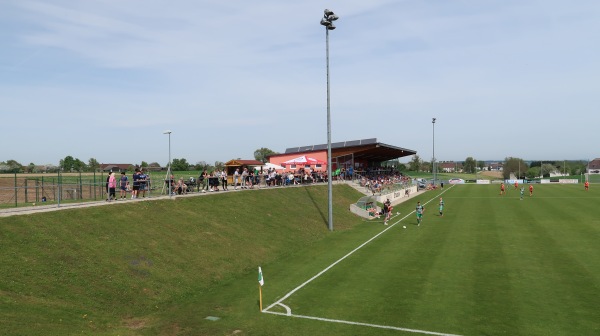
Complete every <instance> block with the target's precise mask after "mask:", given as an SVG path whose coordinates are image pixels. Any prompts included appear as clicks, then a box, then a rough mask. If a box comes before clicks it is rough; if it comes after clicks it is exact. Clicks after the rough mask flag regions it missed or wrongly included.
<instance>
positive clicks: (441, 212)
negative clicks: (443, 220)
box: [440, 197, 444, 217]
mask: <svg viewBox="0 0 600 336" xmlns="http://www.w3.org/2000/svg"><path fill="white" fill-rule="evenodd" d="M440 217H444V200H443V199H442V198H441V197H440Z"/></svg>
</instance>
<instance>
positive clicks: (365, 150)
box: [285, 138, 417, 162]
mask: <svg viewBox="0 0 600 336" xmlns="http://www.w3.org/2000/svg"><path fill="white" fill-rule="evenodd" d="M322 150H327V144H320V145H310V146H301V147H292V148H287V149H286V150H285V154H293V153H309V152H314V151H322ZM349 154H354V158H355V159H364V160H369V161H380V162H381V161H388V160H393V159H397V158H401V157H404V156H409V155H414V154H417V151H415V150H412V149H406V148H402V147H396V146H392V145H388V144H384V143H382V142H377V138H371V139H363V140H352V141H343V142H335V143H332V144H331V155H332V156H333V157H338V156H343V155H349Z"/></svg>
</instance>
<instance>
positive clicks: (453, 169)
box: [438, 161, 462, 173]
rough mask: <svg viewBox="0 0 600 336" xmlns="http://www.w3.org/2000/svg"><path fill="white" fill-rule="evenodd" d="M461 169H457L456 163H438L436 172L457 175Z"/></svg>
mask: <svg viewBox="0 0 600 336" xmlns="http://www.w3.org/2000/svg"><path fill="white" fill-rule="evenodd" d="M461 168H462V166H461V167H459V165H458V164H457V163H456V162H452V161H448V162H440V163H438V170H439V171H443V172H444V173H457V172H459V171H460V170H461Z"/></svg>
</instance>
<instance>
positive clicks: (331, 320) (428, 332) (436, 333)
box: [264, 310, 460, 336]
mask: <svg viewBox="0 0 600 336" xmlns="http://www.w3.org/2000/svg"><path fill="white" fill-rule="evenodd" d="M264 312H265V313H269V314H274V315H285V316H291V317H298V318H304V319H309V320H318V321H325V322H334V323H343V324H352V325H359V326H365V327H372V328H380V329H390V330H398V331H407V332H412V333H418V334H426V335H437V336H460V335H457V334H446V333H440V332H435V331H427V330H419V329H409V328H400V327H392V326H385V325H379V324H372V323H362V322H352V321H344V320H334V319H329V318H323V317H315V316H305V315H291V314H284V313H277V312H270V311H266V310H265V311H264Z"/></svg>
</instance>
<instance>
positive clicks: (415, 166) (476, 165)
mask: <svg viewBox="0 0 600 336" xmlns="http://www.w3.org/2000/svg"><path fill="white" fill-rule="evenodd" d="M500 163H501V165H502V170H501V171H502V177H503V178H504V179H509V178H510V177H511V175H512V176H515V177H516V178H518V179H534V178H539V177H550V174H551V173H564V174H565V175H581V174H583V173H585V172H586V169H587V164H588V162H587V161H585V160H575V161H573V160H570V161H568V160H563V161H552V160H548V161H530V162H529V163H527V162H526V161H525V160H523V159H521V158H514V157H507V158H505V159H504V161H503V162H500ZM439 164H440V162H436V165H439ZM438 167H439V166H438ZM456 168H457V171H460V172H463V173H467V174H475V173H477V172H481V171H492V170H493V169H494V167H492V166H491V164H490V163H489V162H485V161H478V160H475V159H474V158H472V157H470V156H469V157H467V158H466V159H465V160H464V161H462V162H456ZM408 170H410V171H416V172H432V171H433V166H432V163H431V162H427V161H424V160H422V159H421V158H420V157H419V156H418V155H414V156H413V158H412V160H411V161H410V162H409V163H408ZM436 171H437V172H440V169H439V168H438V169H436Z"/></svg>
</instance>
